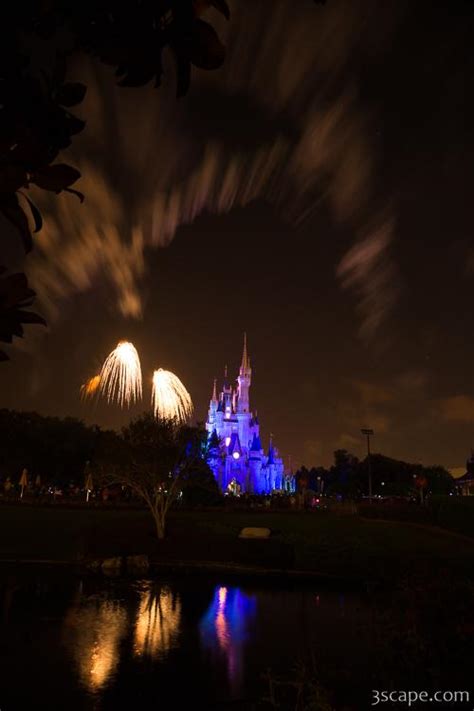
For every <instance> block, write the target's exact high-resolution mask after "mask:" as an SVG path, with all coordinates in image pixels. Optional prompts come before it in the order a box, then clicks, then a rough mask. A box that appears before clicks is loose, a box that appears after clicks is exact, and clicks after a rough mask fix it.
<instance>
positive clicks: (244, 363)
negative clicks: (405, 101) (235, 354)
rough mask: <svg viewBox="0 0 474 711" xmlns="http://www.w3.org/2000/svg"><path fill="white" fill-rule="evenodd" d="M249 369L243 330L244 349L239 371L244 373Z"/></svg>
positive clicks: (245, 336)
mask: <svg viewBox="0 0 474 711" xmlns="http://www.w3.org/2000/svg"><path fill="white" fill-rule="evenodd" d="M248 370H250V358H249V356H248V353H247V333H245V332H244V350H243V352H242V364H241V366H240V372H241V373H245V372H247V371H248Z"/></svg>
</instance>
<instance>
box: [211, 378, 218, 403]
mask: <svg viewBox="0 0 474 711" xmlns="http://www.w3.org/2000/svg"><path fill="white" fill-rule="evenodd" d="M211 402H217V378H214V387H213V388H212V398H211Z"/></svg>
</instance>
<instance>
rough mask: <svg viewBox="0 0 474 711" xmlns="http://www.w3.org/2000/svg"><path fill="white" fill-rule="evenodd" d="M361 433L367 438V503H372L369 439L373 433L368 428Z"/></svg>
mask: <svg viewBox="0 0 474 711" xmlns="http://www.w3.org/2000/svg"><path fill="white" fill-rule="evenodd" d="M361 433H362V434H363V435H365V436H366V437H367V467H368V469H369V501H372V466H371V461H370V438H371V436H372V435H373V434H374V431H373V430H371V429H370V428H369V427H364V428H363V429H361Z"/></svg>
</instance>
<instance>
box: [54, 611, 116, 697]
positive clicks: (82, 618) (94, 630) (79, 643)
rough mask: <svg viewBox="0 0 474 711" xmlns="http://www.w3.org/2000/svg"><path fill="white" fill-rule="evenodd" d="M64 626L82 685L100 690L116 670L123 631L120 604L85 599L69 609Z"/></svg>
mask: <svg viewBox="0 0 474 711" xmlns="http://www.w3.org/2000/svg"><path fill="white" fill-rule="evenodd" d="M64 624H65V630H66V632H67V634H68V642H69V644H71V647H72V654H73V657H74V660H75V662H76V664H77V667H78V671H79V677H80V680H81V682H82V684H83V685H84V686H85V687H86V688H87V689H88V690H89V691H93V692H95V691H99V690H101V689H102V688H103V686H104V685H105V684H106V682H107V681H108V680H109V679H110V677H111V676H112V675H113V674H114V672H115V670H116V667H117V664H118V661H119V657H120V653H119V649H120V642H121V641H122V639H123V637H124V636H125V633H126V630H127V615H126V612H125V610H124V608H123V606H122V604H121V603H120V602H118V601H110V600H102V601H99V600H96V599H89V600H87V601H86V602H85V603H83V604H82V605H79V606H74V607H72V608H71V609H70V610H69V612H68V613H67V615H66V618H65V622H64Z"/></svg>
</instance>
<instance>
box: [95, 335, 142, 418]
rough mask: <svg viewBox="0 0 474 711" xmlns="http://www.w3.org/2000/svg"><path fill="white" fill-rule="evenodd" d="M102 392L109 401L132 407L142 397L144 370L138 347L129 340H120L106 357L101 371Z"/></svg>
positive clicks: (100, 384)
mask: <svg viewBox="0 0 474 711" xmlns="http://www.w3.org/2000/svg"><path fill="white" fill-rule="evenodd" d="M99 377H100V382H99V388H100V393H101V394H102V395H103V396H104V397H106V398H107V402H109V403H110V402H116V403H117V405H119V406H120V407H124V406H125V405H126V406H127V407H130V405H131V404H133V403H135V402H138V400H141V398H142V370H141V366H140V358H139V357H138V353H137V349H136V348H135V346H134V345H133V343H130V342H129V341H120V343H118V344H117V347H116V348H115V349H114V350H113V351H112V352H111V353H110V354H109V355H108V356H107V358H106V359H105V362H104V365H103V366H102V370H101V371H100V376H99Z"/></svg>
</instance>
